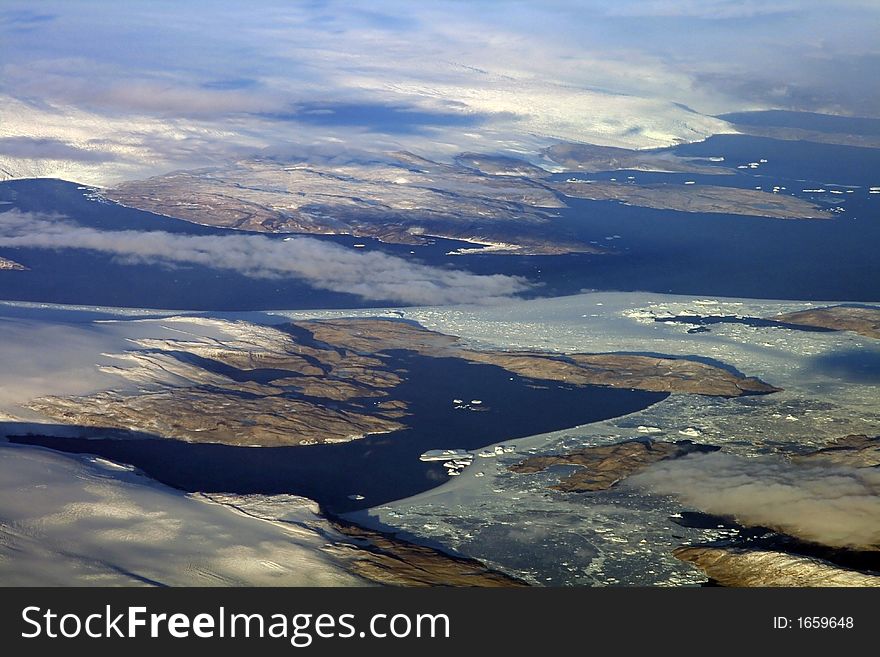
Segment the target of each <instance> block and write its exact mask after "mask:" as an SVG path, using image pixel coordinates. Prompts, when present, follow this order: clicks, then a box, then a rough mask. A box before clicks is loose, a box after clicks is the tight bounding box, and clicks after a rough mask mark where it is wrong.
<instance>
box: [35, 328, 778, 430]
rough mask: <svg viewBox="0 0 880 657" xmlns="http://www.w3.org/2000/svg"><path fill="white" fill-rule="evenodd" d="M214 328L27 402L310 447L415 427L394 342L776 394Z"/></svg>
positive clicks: (680, 362) (544, 378)
mask: <svg viewBox="0 0 880 657" xmlns="http://www.w3.org/2000/svg"><path fill="white" fill-rule="evenodd" d="M167 321H169V322H171V323H173V322H174V321H181V322H188V321H189V322H192V321H197V322H199V323H201V324H207V325H209V326H210V327H211V328H212V329H215V330H220V331H222V332H224V333H225V334H226V335H228V336H229V337H228V338H226V339H223V340H216V339H208V338H205V339H199V338H198V337H188V338H186V339H139V340H132V341H131V343H132V345H133V346H134V348H132V349H131V350H129V351H127V352H126V353H123V354H117V355H116V356H115V357H116V358H118V359H119V361H120V365H119V366H112V367H102V368H101V369H102V370H103V371H105V372H109V373H112V374H115V375H118V376H120V377H121V378H122V379H123V380H127V382H128V385H126V386H121V387H118V388H114V389H107V390H101V391H98V392H95V393H92V394H89V395H82V396H76V397H43V398H38V399H35V400H33V401H32V402H31V403H30V404H29V408H31V409H32V410H35V411H38V412H39V413H41V414H43V415H45V416H47V417H49V418H52V419H54V420H57V421H60V422H63V423H66V424H72V425H78V426H87V427H104V428H111V429H120V430H131V431H140V432H146V433H149V434H152V435H156V436H161V437H167V438H175V439H179V440H185V441H190V442H216V443H225V444H231V445H247V446H279V445H310V444H316V443H332V442H344V441H349V440H356V439H358V438H361V437H363V436H366V435H368V434H375V433H386V432H391V431H395V430H397V429H401V428H403V427H405V426H406V418H407V416H408V409H407V406H406V403H405V402H403V401H402V400H400V399H396V398H395V393H394V390H395V388H396V387H397V386H398V385H399V384H400V383H401V382H402V381H403V380H405V379H406V378H407V377H408V376H409V373H408V372H406V371H405V370H401V369H399V368H396V367H395V365H394V359H393V358H392V357H391V356H390V354H389V352H390V351H391V350H408V351H412V352H416V353H418V354H421V355H422V356H427V357H445V358H459V359H462V360H465V361H467V362H470V363H473V364H475V365H491V366H495V367H500V368H503V369H505V370H507V371H508V372H510V373H512V374H517V375H519V376H521V377H524V378H526V379H528V380H530V381H532V382H533V383H534V384H535V385H540V384H541V383H542V382H544V383H546V382H565V383H567V384H570V385H575V386H586V385H602V386H610V387H619V388H631V389H640V390H649V391H658V392H677V393H688V394H702V395H713V396H721V397H736V396H740V395H745V394H767V393H772V392H775V391H777V390H778V389H777V388H774V387H773V386H770V385H768V384H766V383H764V382H762V381H760V380H758V379H755V378H751V377H743V376H737V375H735V374H732V373H731V372H728V371H727V370H725V369H722V368H720V367H714V366H712V365H707V364H704V363H698V362H694V361H689V360H684V359H677V358H658V357H649V356H636V355H627V354H570V355H568V354H555V353H531V352H504V351H488V350H486V351H481V350H475V349H467V348H464V347H463V346H462V345H461V344H460V342H459V340H458V338H456V337H454V336H450V335H444V334H442V333H437V332H435V331H429V330H427V329H425V328H423V327H421V326H419V325H417V324H414V323H409V322H403V321H392V320H383V319H340V320H311V321H300V322H292V323H290V324H288V325H286V326H282V327H267V326H259V325H255V324H250V323H248V322H243V321H237V322H232V321H225V320H208V319H204V318H198V319H197V320H193V319H186V318H178V319H177V320H175V319H174V318H170V319H169V320H167Z"/></svg>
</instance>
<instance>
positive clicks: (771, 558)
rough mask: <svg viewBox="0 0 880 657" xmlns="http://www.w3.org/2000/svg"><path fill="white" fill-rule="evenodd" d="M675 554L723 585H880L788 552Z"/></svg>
mask: <svg viewBox="0 0 880 657" xmlns="http://www.w3.org/2000/svg"><path fill="white" fill-rule="evenodd" d="M672 554H673V555H674V556H675V557H676V558H678V559H681V560H682V561H687V562H689V563H692V564H694V565H695V566H696V567H697V568H699V569H700V570H702V571H703V572H705V573H706V575H707V576H708V577H709V578H711V579H712V580H714V581H715V582H717V583H718V584H721V585H722V586H737V587H742V586H810V587H816V586H870V587H875V586H880V575H876V574H871V573H866V572H860V571H858V570H852V569H849V568H844V567H842V566H838V565H836V564H833V563H830V562H827V561H824V560H822V559H814V558H811V557H806V556H801V555H796V554H789V553H787V552H779V551H774V550H763V549H759V550H753V549H745V548H735V547H714V546H707V545H706V546H692V547H680V548H676V549H675V550H674V551H673V553H672Z"/></svg>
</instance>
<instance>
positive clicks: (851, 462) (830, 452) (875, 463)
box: [792, 434, 880, 468]
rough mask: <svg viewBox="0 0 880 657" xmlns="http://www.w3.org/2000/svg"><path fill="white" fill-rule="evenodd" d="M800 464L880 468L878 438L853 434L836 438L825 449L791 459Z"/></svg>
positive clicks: (879, 440)
mask: <svg viewBox="0 0 880 657" xmlns="http://www.w3.org/2000/svg"><path fill="white" fill-rule="evenodd" d="M792 460H793V461H795V462H800V463H829V464H833V465H845V466H849V467H851V468H877V467H880V436H874V437H873V438H871V437H869V436H866V435H864V434H855V435H850V436H844V437H843V438H838V439H837V440H835V441H834V442H832V443H831V444H830V445H828V446H827V447H823V448H821V449H817V450H816V451H814V452H810V453H809V454H805V455H803V456H797V457H795V458H793V459H792Z"/></svg>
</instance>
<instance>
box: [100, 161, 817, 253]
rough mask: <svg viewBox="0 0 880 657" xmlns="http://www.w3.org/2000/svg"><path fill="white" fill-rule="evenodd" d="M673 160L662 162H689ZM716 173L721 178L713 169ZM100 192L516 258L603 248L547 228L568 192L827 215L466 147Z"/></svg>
mask: <svg viewBox="0 0 880 657" xmlns="http://www.w3.org/2000/svg"><path fill="white" fill-rule="evenodd" d="M590 148H598V147H590ZM600 150H601V149H600ZM606 150H607V149H606ZM611 150H612V151H615V152H616V150H624V149H611ZM602 152H603V153H604V152H605V151H602ZM632 153H635V154H638V153H641V152H640V151H632ZM606 156H607V153H606V155H603V157H606ZM557 157H560V158H561V157H562V156H561V155H557ZM615 157H616V156H615ZM638 157H640V158H643V157H646V156H645V155H643V154H640V155H638ZM669 157H671V156H664V158H665V159H662V160H661V161H663V162H668V161H678V160H681V161H685V162H686V161H687V160H683V159H682V158H678V160H669ZM563 159H564V158H563ZM689 166H690V168H689V169H688V170H694V166H693V165H689ZM706 168H711V167H706ZM712 169H713V171H712V172H713V173H718V171H717V169H718V167H714V168H712ZM102 193H103V195H104V196H105V197H106V198H107V199H110V200H113V201H116V202H118V203H121V204H124V205H127V206H131V207H135V208H139V209H142V210H148V211H151V212H155V213H159V214H164V215H168V216H171V217H176V218H179V219H183V220H186V221H191V222H194V223H198V224H205V225H211V226H219V227H224V228H232V229H240V230H251V231H260V232H269V233H298V234H303V233H304V234H318V235H352V236H355V237H367V238H375V239H378V240H381V241H384V242H389V243H395V244H411V245H418V244H425V243H428V242H429V241H430V240H431V238H437V237H439V238H447V239H454V240H460V241H465V242H469V243H473V244H475V245H479V246H483V247H488V248H485V249H478V250H477V251H478V252H484V253H495V254H516V255H558V254H564V253H593V254H597V253H606V252H607V250H604V249H602V248H601V247H599V246H597V245H596V244H594V243H592V242H591V241H589V240H588V239H580V238H573V237H571V236H569V235H566V234H565V233H564V231H562V230H557V231H554V230H553V229H552V228H553V227H552V224H553V222H554V221H555V220H556V219H557V218H558V217H559V211H560V210H562V209H563V208H566V207H568V205H569V200H568V199H570V198H572V197H580V198H587V199H596V200H617V201H620V202H622V203H627V204H630V205H638V206H642V207H650V208H664V209H670V210H677V211H683V212H708V213H719V212H720V213H727V214H740V215H752V216H762V217H777V218H785V219H793V218H800V219H815V218H826V217H829V216H830V215H828V214H827V213H825V212H824V211H822V209H821V208H820V207H819V206H816V205H813V204H811V203H808V202H806V201H804V200H801V199H797V198H795V197H792V196H786V195H779V194H772V193H769V192H761V191H756V190H743V189H736V188H730V187H720V186H709V185H688V186H686V185H680V184H669V185H640V184H635V183H631V184H630V183H628V184H616V183H613V182H594V183H592V184H583V183H570V182H564V181H557V180H555V179H554V178H553V177H552V175H551V173H550V172H549V171H547V170H545V169H543V168H542V167H540V166H536V165H534V164H531V163H529V162H526V161H524V160H519V159H517V158H511V157H502V156H495V155H483V154H477V153H464V154H462V155H460V156H458V157H457V158H456V159H455V160H454V161H453V162H452V163H448V164H447V163H440V162H434V161H431V160H428V159H425V158H422V157H419V156H416V155H413V154H412V153H407V152H398V153H377V154H375V157H373V158H364V159H362V160H358V161H351V162H347V163H344V164H339V163H333V162H331V163H328V162H306V161H295V162H291V161H281V160H276V159H270V158H264V159H252V160H241V161H238V162H235V163H233V164H230V165H228V166H223V167H215V168H210V169H197V170H189V171H178V172H174V173H170V174H167V175H162V176H156V177H153V178H148V179H146V180H139V181H129V182H125V183H122V184H120V185H117V186H115V187H113V188H110V189H107V190H104V191H103V192H102ZM597 237H598V236H597ZM465 252H468V251H465Z"/></svg>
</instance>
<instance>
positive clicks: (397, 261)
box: [0, 210, 530, 305]
mask: <svg viewBox="0 0 880 657" xmlns="http://www.w3.org/2000/svg"><path fill="white" fill-rule="evenodd" d="M0 246H7V247H29V248H43V249H88V250H91V251H97V252H100V253H106V254H109V255H111V256H114V257H116V258H119V259H122V260H123V261H125V262H132V263H150V264H171V265H173V264H193V265H203V266H206V267H215V268H217V269H228V270H232V271H236V272H238V273H240V274H244V275H245V276H250V277H253V278H266V279H278V278H296V279H300V280H304V281H306V282H308V283H309V284H310V285H312V286H314V287H316V288H320V289H324V290H332V291H334V292H346V293H349V294H355V295H357V296H359V297H361V298H363V299H368V300H372V301H390V302H396V303H402V304H410V305H449V304H493V303H499V302H502V301H505V300H508V299H510V298H511V297H512V296H514V295H516V294H517V293H520V292H523V291H525V290H527V289H528V288H529V287H530V285H529V283H528V282H527V281H526V280H525V279H523V278H521V277H517V276H505V275H501V274H497V275H490V276H482V275H476V274H471V273H468V272H464V271H460V270H455V269H444V268H441V267H432V266H428V265H423V264H420V263H414V262H409V261H407V260H404V259H403V258H399V257H396V256H391V255H388V254H385V253H381V252H378V251H354V250H352V249H348V248H345V247H342V246H339V245H337V244H333V243H329V242H325V241H322V240H317V239H313V238H308V237H294V238H290V239H289V240H286V241H283V240H280V239H272V238H269V237H264V236H262V235H228V236H196V235H180V234H173V233H167V232H163V231H132V230H123V231H100V230H95V229H94V228H87V227H83V226H78V225H76V224H74V223H71V222H69V221H67V220H65V219H61V218H53V217H48V216H45V215H36V214H32V213H24V212H19V211H17V210H12V211H9V212H5V213H2V214H0Z"/></svg>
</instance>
